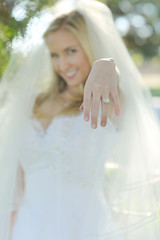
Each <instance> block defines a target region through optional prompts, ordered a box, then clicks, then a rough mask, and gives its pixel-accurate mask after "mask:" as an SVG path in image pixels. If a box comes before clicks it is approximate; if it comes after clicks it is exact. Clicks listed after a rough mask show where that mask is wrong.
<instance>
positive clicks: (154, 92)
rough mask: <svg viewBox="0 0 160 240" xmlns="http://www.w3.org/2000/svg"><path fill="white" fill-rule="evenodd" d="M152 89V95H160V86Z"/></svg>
mask: <svg viewBox="0 0 160 240" xmlns="http://www.w3.org/2000/svg"><path fill="white" fill-rule="evenodd" d="M150 91H151V93H152V96H160V88H151V89H150Z"/></svg>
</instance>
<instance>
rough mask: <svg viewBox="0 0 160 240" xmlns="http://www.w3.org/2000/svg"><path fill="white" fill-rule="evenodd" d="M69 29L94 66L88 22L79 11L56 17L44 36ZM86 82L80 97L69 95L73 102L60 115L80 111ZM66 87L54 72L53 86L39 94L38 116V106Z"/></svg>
mask: <svg viewBox="0 0 160 240" xmlns="http://www.w3.org/2000/svg"><path fill="white" fill-rule="evenodd" d="M62 28H63V29H67V30H69V31H71V32H72V33H73V34H74V35H75V36H76V37H77V39H78V41H79V43H80V44H81V46H82V48H83V49H84V51H85V53H86V56H87V57H88V60H89V63H90V65H91V66H92V64H93V62H94V60H95V59H94V57H93V53H92V50H91V46H90V43H89V39H88V31H87V27H86V23H85V21H84V19H83V17H82V15H81V14H80V13H79V12H77V11H72V12H70V13H68V14H64V15H61V16H59V17H58V18H57V19H55V20H54V21H53V22H52V23H51V24H50V26H49V28H48V29H47V31H46V32H45V33H44V35H43V37H44V39H45V40H46V38H47V37H48V36H49V35H50V34H51V33H53V32H56V31H58V30H59V29H62ZM84 85H85V83H84V84H80V86H79V89H80V96H79V97H69V98H70V100H71V104H69V106H67V107H64V108H63V109H62V111H60V112H59V114H58V115H61V114H66V115H75V114H77V113H79V107H80V105H81V103H82V101H83V93H84ZM65 88H66V82H65V81H64V80H63V79H62V78H61V77H60V76H58V75H57V74H56V73H55V72H54V79H53V81H52V83H51V86H50V87H49V89H48V90H47V91H46V92H43V93H41V94H40V95H38V97H37V99H36V102H35V106H34V109H33V112H34V114H35V115H36V116H39V117H40V116H41V117H42V115H41V114H40V113H39V110H38V107H39V106H40V105H41V104H42V103H43V102H44V101H45V100H46V99H48V98H50V97H51V96H52V97H53V98H55V100H56V97H57V96H58V95H59V94H60V93H61V92H62V91H63V90H64V89H65Z"/></svg>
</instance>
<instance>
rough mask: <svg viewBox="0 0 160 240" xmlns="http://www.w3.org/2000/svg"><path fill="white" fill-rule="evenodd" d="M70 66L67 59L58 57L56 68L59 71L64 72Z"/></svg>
mask: <svg viewBox="0 0 160 240" xmlns="http://www.w3.org/2000/svg"><path fill="white" fill-rule="evenodd" d="M69 66H70V63H69V61H68V58H67V57H64V56H63V57H60V58H59V62H58V67H59V70H60V71H62V72H63V71H66V70H67V69H68V68H69Z"/></svg>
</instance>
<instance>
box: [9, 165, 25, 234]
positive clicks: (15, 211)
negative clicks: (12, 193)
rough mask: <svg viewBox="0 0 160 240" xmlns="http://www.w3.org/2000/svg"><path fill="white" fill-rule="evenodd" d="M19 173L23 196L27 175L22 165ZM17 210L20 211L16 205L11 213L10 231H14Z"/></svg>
mask: <svg viewBox="0 0 160 240" xmlns="http://www.w3.org/2000/svg"><path fill="white" fill-rule="evenodd" d="M18 170H19V175H20V179H21V183H20V184H22V185H21V186H22V196H21V197H23V194H24V190H25V175H24V171H23V169H22V168H21V166H19V169H18ZM17 212H18V208H17V207H15V208H14V209H13V211H12V215H11V222H10V232H11V233H12V229H13V225H14V223H15V219H16V216H17Z"/></svg>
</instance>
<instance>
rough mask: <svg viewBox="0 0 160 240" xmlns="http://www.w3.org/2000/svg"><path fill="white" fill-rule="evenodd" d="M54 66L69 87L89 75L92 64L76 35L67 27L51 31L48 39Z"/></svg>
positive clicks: (81, 81) (76, 84)
mask: <svg viewBox="0 0 160 240" xmlns="http://www.w3.org/2000/svg"><path fill="white" fill-rule="evenodd" d="M46 41H47V45H48V47H49V50H50V53H51V57H52V63H53V68H54V70H55V72H56V73H57V74H58V75H60V76H61V77H62V78H63V79H64V80H65V82H66V83H67V85H68V87H69V88H71V87H74V88H75V87H78V86H79V84H81V83H84V82H85V81H86V79H87V77H88V75H89V72H90V69H91V66H90V63H89V61H88V58H87V56H86V54H85V52H84V50H83V48H82V47H81V45H80V43H79V42H78V40H77V38H76V36H75V35H74V34H73V33H72V32H71V31H69V30H67V29H60V30H57V31H56V32H54V33H50V34H49V35H48V37H47V39H46Z"/></svg>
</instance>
